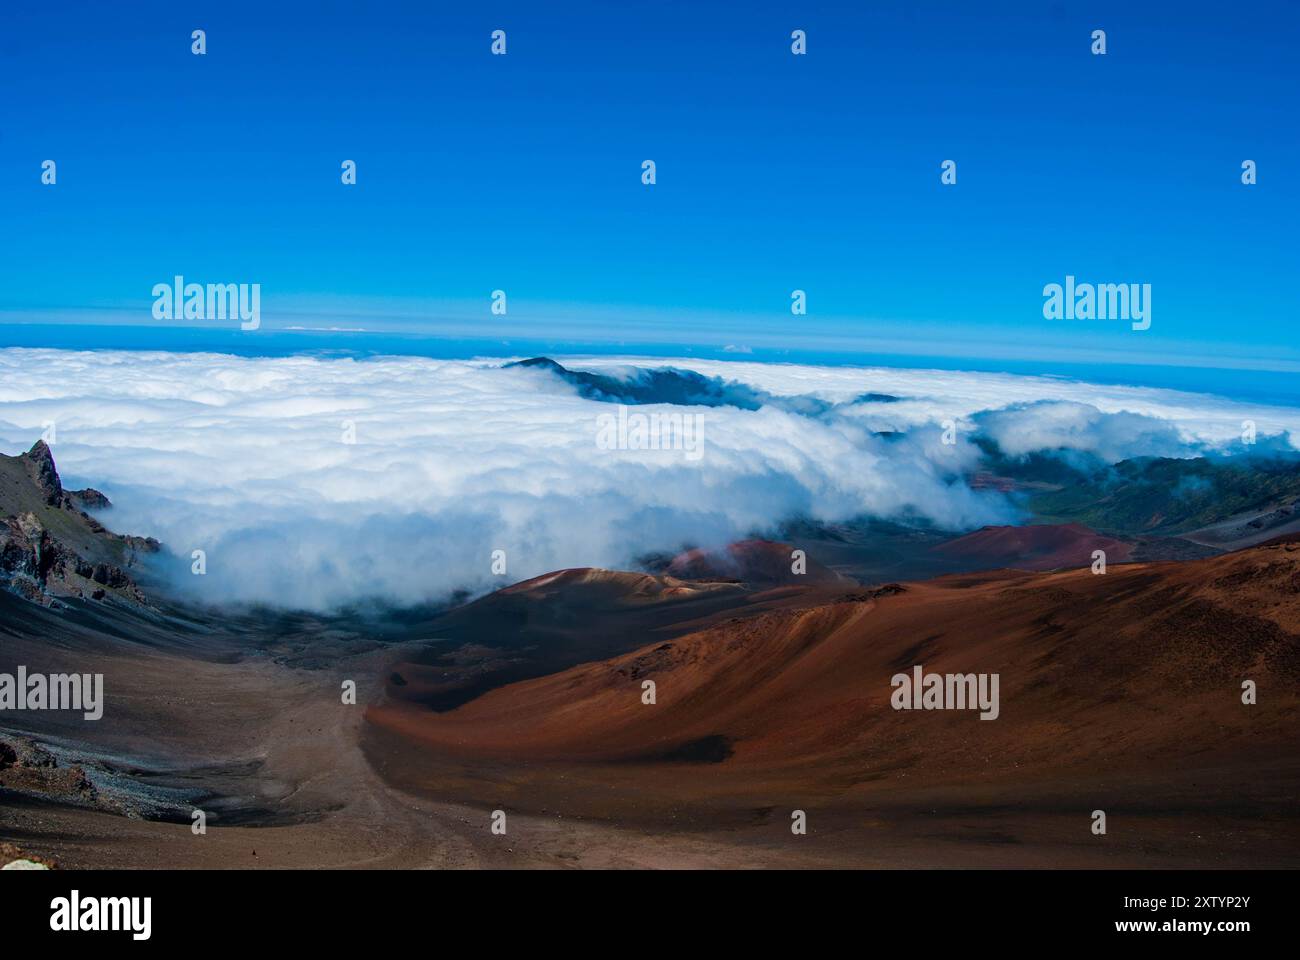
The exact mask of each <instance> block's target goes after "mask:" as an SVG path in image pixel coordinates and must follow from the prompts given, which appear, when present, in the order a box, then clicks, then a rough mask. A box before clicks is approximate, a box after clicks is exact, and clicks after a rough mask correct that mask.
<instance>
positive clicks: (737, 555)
mask: <svg viewBox="0 0 1300 960" xmlns="http://www.w3.org/2000/svg"><path fill="white" fill-rule="evenodd" d="M794 550H795V548H794V547H792V546H791V545H790V544H788V543H776V542H773V541H771V540H741V541H740V542H738V543H733V544H731V545H730V546H728V547H727V548H726V549H725V550H703V549H698V550H688V551H686V552H685V553H681V554H678V555H677V556H676V557H674V558H673V560H672V562H671V563H669V564H668V567H667V569H666V570H665V571H664V572H665V573H667V574H668V575H669V576H672V577H679V578H681V579H683V580H736V581H744V582H749V583H772V584H776V583H786V584H807V583H839V584H849V583H851V582H852V581H849V580H847V579H845V578H844V577H842V576H840V574H838V573H836V572H835V571H834V570H831V569H830V568H828V567H824V566H822V565H821V564H820V563H817V562H815V561H813V560H810V559H807V558H806V557H805V558H804V561H803V563H804V572H803V573H795V572H794V565H795V561H794V558H793V553H794Z"/></svg>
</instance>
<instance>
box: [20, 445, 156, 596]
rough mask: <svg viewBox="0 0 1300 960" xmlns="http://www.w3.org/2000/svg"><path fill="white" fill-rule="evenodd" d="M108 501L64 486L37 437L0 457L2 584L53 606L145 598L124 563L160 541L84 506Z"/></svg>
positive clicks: (104, 505)
mask: <svg viewBox="0 0 1300 960" xmlns="http://www.w3.org/2000/svg"><path fill="white" fill-rule="evenodd" d="M109 506H111V504H110V502H109V499H108V497H106V496H104V494H102V493H100V492H99V491H98V490H94V489H86V490H78V491H68V490H65V489H64V487H63V483H62V481H61V480H60V478H59V472H58V469H57V468H56V467H55V464H54V455H53V454H52V453H51V452H50V448H49V446H48V445H46V443H45V442H44V441H42V440H38V441H37V442H36V444H35V445H34V446H33V447H32V448H31V450H29V451H28V452H27V453H25V454H22V455H21V456H17V457H4V456H0V587H4V588H7V589H8V590H9V591H10V592H11V593H15V594H17V595H18V596H20V597H23V598H24V599H27V600H31V601H33V602H35V603H40V604H43V605H45V606H51V607H52V606H57V605H58V602H59V598H70V597H78V598H84V599H90V600H106V599H109V598H114V599H120V600H126V601H128V602H132V603H145V602H146V598H145V595H144V593H143V592H142V591H141V590H140V588H139V587H138V586H137V585H136V583H135V581H134V580H133V579H132V578H131V576H130V575H129V574H128V573H127V570H126V568H128V567H130V566H132V565H134V564H135V562H136V560H137V557H138V556H139V555H140V554H148V553H155V552H157V551H158V550H159V548H160V545H159V543H158V541H156V540H153V539H152V538H143V537H127V536H119V535H118V534H115V533H112V532H110V531H109V530H108V529H106V528H105V527H104V525H103V524H101V523H100V522H99V521H98V520H96V519H95V518H93V517H91V516H90V514H88V513H86V510H85V508H92V509H105V508H107V507H109Z"/></svg>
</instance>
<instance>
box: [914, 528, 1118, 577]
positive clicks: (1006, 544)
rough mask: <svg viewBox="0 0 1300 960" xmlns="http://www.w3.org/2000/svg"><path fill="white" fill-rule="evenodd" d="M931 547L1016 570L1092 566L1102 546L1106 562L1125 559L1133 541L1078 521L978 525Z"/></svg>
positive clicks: (962, 557)
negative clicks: (1003, 525) (1098, 531)
mask: <svg viewBox="0 0 1300 960" xmlns="http://www.w3.org/2000/svg"><path fill="white" fill-rule="evenodd" d="M933 549H934V552H936V553H940V554H943V555H944V556H946V557H950V558H953V559H961V560H975V561H978V562H979V563H980V564H981V565H983V566H985V567H992V566H1004V567H1011V568H1013V569H1016V570H1061V569H1064V568H1066V567H1091V565H1092V552H1093V551H1094V550H1105V551H1106V562H1107V563H1119V562H1121V561H1123V560H1127V559H1128V558H1129V556H1130V555H1131V554H1132V553H1133V545H1132V544H1129V543H1125V542H1124V541H1123V540H1116V539H1115V538H1114V537H1107V536H1104V535H1102V534H1100V533H1097V532H1096V531H1094V530H1090V529H1089V528H1088V527H1085V526H1084V525H1083V524H1081V523H1063V524H1050V523H1042V524H1032V525H1030V526H1025V527H981V528H980V529H979V530H976V531H975V532H974V533H968V534H966V535H965V536H962V537H957V538H956V539H953V540H949V541H947V542H946V543H941V544H939V545H938V546H937V547H934V548H933Z"/></svg>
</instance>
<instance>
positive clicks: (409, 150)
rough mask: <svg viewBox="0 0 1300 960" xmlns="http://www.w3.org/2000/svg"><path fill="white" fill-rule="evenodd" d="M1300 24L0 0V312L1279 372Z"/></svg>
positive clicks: (1167, 7) (1292, 289)
mask: <svg viewBox="0 0 1300 960" xmlns="http://www.w3.org/2000/svg"><path fill="white" fill-rule="evenodd" d="M128 11H129V12H128ZM742 11H743V12H742ZM1298 26H1300V7H1297V5H1295V4H1290V3H1262V4H1252V5H1250V6H1249V7H1248V8H1241V7H1235V6H1230V5H1222V4H1197V3H1178V4H1163V3H1152V4H1136V3H1075V2H1070V3H1051V2H1045V3H1029V2H1025V3H1018V4H1007V3H990V4H970V3H955V2H954V3H934V4H924V5H923V4H919V3H905V2H900V3H873V4H862V3H853V4H843V5H838V4H809V3H799V4H795V3H783V4H779V3H757V4H746V5H744V7H740V6H737V5H735V4H701V3H654V4H644V5H635V4H627V3H607V4H545V5H543V4H537V3H495V4H456V5H451V4H442V3H435V2H421V3H383V2H374V3H321V2H313V3H302V4H292V3H275V4H272V3H266V2H260V3H231V2H222V3H197V4H189V3H182V2H169V3H132V4H131V5H130V6H129V8H123V7H119V6H118V5H111V4H102V3H84V4H66V3H47V4H42V5H39V6H37V5H31V6H25V7H24V8H23V9H18V8H17V5H6V7H5V9H4V10H3V12H0V81H3V84H4V89H5V91H6V93H5V95H4V99H3V103H4V110H3V113H2V114H0V120H2V122H0V210H3V218H4V230H3V231H0V235H2V239H0V320H3V321H4V322H5V323H7V324H14V323H27V324H30V323H45V322H50V321H58V322H77V323H86V322H95V323H113V324H133V325H134V324H151V323H154V322H155V321H154V320H153V319H152V316H151V313H150V308H151V305H152V297H151V295H150V291H151V288H152V287H153V285H154V284H155V283H158V282H166V281H169V280H170V278H171V277H172V276H173V275H175V274H177V273H180V274H183V275H184V276H185V277H186V278H187V279H188V280H193V281H198V282H223V283H224V282H250V283H251V282H257V283H260V284H261V285H262V296H263V300H262V313H263V322H264V332H266V333H273V332H275V331H276V330H282V329H284V328H286V327H291V326H340V327H346V328H349V329H353V328H364V329H365V330H367V331H389V332H402V333H406V334H429V335H438V336H447V337H457V338H470V337H474V338H500V339H513V340H523V339H546V338H548V337H550V338H565V339H566V340H571V341H573V342H580V343H589V344H599V343H608V344H614V345H618V346H624V347H626V346H629V345H635V344H638V343H653V344H657V345H663V344H668V345H674V344H677V345H681V346H683V348H687V347H690V348H708V349H722V348H724V347H726V346H730V347H733V348H739V349H754V350H756V351H759V352H760V353H761V352H762V351H772V350H775V351H780V350H787V349H788V350H799V351H821V352H824V353H835V352H843V353H894V352H901V353H914V354H920V355H943V356H957V357H961V356H970V357H982V358H985V359H989V358H993V359H999V358H1004V359H1007V360H1029V361H1033V360H1035V359H1036V358H1042V359H1054V360H1056V361H1060V362H1066V361H1086V362H1100V361H1106V360H1113V361H1122V362H1126V363H1137V364H1168V363H1183V362H1186V363H1189V364H1194V365H1195V364H1199V365H1205V364H1214V363H1219V362H1222V363H1225V364H1229V365H1232V366H1237V367H1243V366H1244V367H1247V368H1251V367H1254V366H1259V367H1264V368H1271V369H1274V370H1295V369H1300V347H1297V338H1296V336H1295V332H1294V331H1295V326H1296V324H1295V321H1296V317H1297V306H1298V301H1300V294H1298V293H1297V288H1296V283H1295V277H1296V275H1297V269H1296V250H1297V245H1296V242H1295V239H1294V234H1295V229H1296V223H1297V222H1298V221H1300V202H1297V186H1296V184H1297V179H1298V177H1300V145H1298V140H1300V133H1298V132H1297V124H1296V117H1297V111H1296V106H1297V77H1298V74H1300V68H1298V67H1297V66H1296V62H1297V60H1298V59H1300V58H1297V57H1296V56H1295V51H1294V44H1295V39H1296V36H1297V27H1298ZM195 28H202V29H205V30H206V31H207V43H208V52H207V54H206V56H202V57H198V56H194V55H192V54H191V53H190V32H191V30H193V29H195ZM497 28H500V29H504V30H506V31H507V37H508V54H507V55H506V56H504V57H495V56H492V55H491V54H490V53H489V44H490V37H489V35H490V33H491V31H492V30H494V29H497ZM795 28H801V29H804V30H806V31H807V34H808V54H807V56H803V57H795V56H792V55H791V53H790V39H789V36H790V32H791V30H793V29H795ZM1097 28H1101V29H1105V30H1106V32H1107V44H1108V53H1107V55H1106V56H1104V57H1097V56H1092V55H1091V54H1090V52H1089V45H1090V39H1089V35H1090V33H1091V31H1092V30H1093V29H1097ZM46 159H53V160H55V161H56V162H57V163H58V183H57V185H56V186H54V187H48V186H43V185H41V183H40V164H41V161H43V160H46ZM345 159H351V160H355V161H356V162H357V164H358V184H357V185H356V186H354V187H345V186H343V185H341V184H340V181H339V173H340V163H341V162H342V161H343V160H345ZM645 159H653V160H654V161H655V162H656V164H657V166H658V183H657V184H655V185H654V186H653V187H647V186H644V185H642V184H641V182H640V172H641V162H642V161H643V160H645ZM946 159H952V160H955V161H956V162H957V164H958V183H957V185H956V186H951V187H946V186H943V185H941V184H940V178H939V173H940V163H941V162H942V161H943V160H946ZM1245 159H1251V160H1255V161H1256V162H1257V164H1258V171H1259V172H1258V176H1259V182H1258V184H1257V185H1255V186H1251V187H1246V186H1243V185H1242V184H1241V182H1240V165H1241V162H1242V161H1243V160H1245ZM1067 273H1069V274H1074V275H1075V276H1077V277H1079V278H1080V280H1091V281H1094V282H1115V283H1120V282H1136V283H1150V284H1151V286H1152V290H1153V295H1152V300H1153V304H1152V306H1153V310H1152V314H1153V323H1152V328H1151V329H1150V330H1149V331H1146V332H1143V333H1136V332H1132V331H1130V330H1129V329H1128V324H1126V323H1123V322H1115V321H1048V320H1045V319H1044V318H1043V316H1042V311H1041V307H1042V293H1041V291H1042V287H1043V285H1044V284H1046V283H1051V282H1061V281H1062V280H1063V279H1064V277H1065V275H1066V274H1067ZM498 288H500V289H504V290H506V291H507V294H508V296H509V303H510V309H509V313H508V315H507V316H506V317H493V316H492V315H491V314H490V313H489V295H490V292H491V291H492V290H494V289H498ZM795 288H800V289H803V290H806V291H807V293H808V306H809V313H808V315H807V316H806V317H794V316H791V314H790V312H789V302H790V299H789V298H790V291H791V290H793V289H795ZM6 336H7V335H6V334H5V332H4V331H3V330H0V345H2V344H3V343H4V342H7V341H6V339H4V338H5V337H6ZM26 336H27V337H28V339H30V334H28V335H26ZM249 336H250V337H251V336H256V334H250V335H249ZM170 339H171V340H174V339H175V337H172V338H170ZM1210 386H1212V384H1210Z"/></svg>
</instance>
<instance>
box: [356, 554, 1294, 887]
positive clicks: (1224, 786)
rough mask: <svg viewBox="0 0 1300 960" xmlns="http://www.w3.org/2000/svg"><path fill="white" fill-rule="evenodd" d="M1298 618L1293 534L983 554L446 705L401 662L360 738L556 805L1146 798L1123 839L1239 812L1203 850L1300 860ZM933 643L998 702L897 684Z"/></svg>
mask: <svg viewBox="0 0 1300 960" xmlns="http://www.w3.org/2000/svg"><path fill="white" fill-rule="evenodd" d="M1080 536H1082V534H1080ZM1297 631H1300V544H1294V543H1287V544H1279V545H1275V546H1268V547H1258V548H1253V549H1251V550H1246V551H1242V552H1239V553H1235V554H1228V555H1225V556H1221V557H1215V558H1212V559H1208V560H1201V561H1195V562H1188V563H1182V564H1177V563H1162V564H1132V565H1126V566H1123V567H1114V568H1111V569H1110V570H1109V572H1107V573H1106V574H1105V575H1093V574H1092V573H1091V572H1090V571H1089V570H1088V569H1076V570H1070V571H1066V572H1061V573H1050V574H1044V573H1025V574H1015V573H1011V572H1007V571H1001V572H995V573H991V574H970V575H963V576H959V577H948V578H941V579H939V580H935V581H931V582H927V583H921V584H910V585H907V586H906V587H905V589H903V590H902V591H901V592H891V591H879V592H878V595H874V596H873V595H872V594H870V593H867V592H859V594H858V595H857V596H851V597H850V598H848V599H844V600H841V601H838V602H821V603H816V604H812V605H807V606H804V607H800V608H789V609H775V610H769V611H766V612H763V613H759V614H756V615H750V616H745V617H738V618H734V619H731V620H726V621H723V622H718V623H714V624H712V625H710V626H708V627H706V628H704V629H701V630H698V631H696V632H693V633H688V634H686V635H683V636H678V637H676V638H674V639H672V640H669V641H664V642H660V643H653V644H649V645H646V646H644V647H642V648H640V649H638V650H636V651H634V652H631V653H628V654H626V655H623V656H618V657H615V658H612V659H608V660H602V661H599V662H593V663H586V664H583V665H579V666H575V667H572V668H570V669H566V670H564V671H561V672H558V673H555V674H552V675H549V676H544V677H538V678H535V679H530V680H527V681H524V682H521V683H514V684H511V685H509V686H505V687H501V688H498V689H494V690H491V691H489V692H486V693H484V694H483V695H482V696H479V697H477V698H476V699H474V700H472V701H470V702H467V703H464V704H463V705H461V706H459V707H458V708H457V709H454V710H451V711H449V712H444V713H440V714H439V713H433V712H430V711H429V710H428V709H425V708H424V707H422V706H420V705H418V704H413V703H409V702H404V701H403V700H402V699H401V691H400V690H395V689H394V688H392V687H391V686H390V688H389V691H388V694H389V696H388V699H387V702H386V703H384V704H383V705H380V706H377V707H373V708H371V709H370V710H369V711H368V720H369V722H370V725H371V731H370V734H369V738H368V749H369V751H370V754H371V757H372V760H373V761H374V762H376V764H377V766H378V768H379V769H380V770H381V771H382V772H383V773H384V774H385V776H387V777H389V778H390V780H391V781H392V782H394V783H396V784H398V785H400V786H402V787H403V788H404V789H407V790H412V791H416V792H420V793H427V794H433V795H441V794H448V795H454V796H457V797H459V798H461V799H465V798H467V797H468V798H472V799H474V800H476V801H481V802H484V803H503V804H507V805H513V807H515V808H519V809H528V810H538V809H551V810H563V811H565V813H564V815H565V816H566V817H567V816H583V817H597V818H602V819H608V820H614V821H618V822H623V823H643V824H654V825H656V826H657V827H664V826H666V825H673V824H676V825H678V826H683V825H694V826H696V827H699V826H701V825H708V826H709V827H710V829H716V828H719V827H720V825H723V824H727V825H729V827H728V828H735V829H738V830H739V829H743V828H744V827H745V825H746V824H752V822H753V820H754V818H755V817H757V818H758V819H759V820H763V819H764V818H765V817H769V815H770V814H771V811H772V810H774V809H776V810H780V809H793V808H803V807H809V806H816V807H818V808H819V809H822V810H825V811H835V813H834V814H831V813H827V814H826V815H827V817H829V818H831V819H832V820H834V821H835V822H836V823H838V824H840V825H841V826H843V827H844V829H849V828H848V827H847V826H845V825H847V824H851V823H854V822H858V820H857V819H855V818H860V817H862V816H867V811H874V813H873V814H872V816H886V814H885V813H883V812H882V811H892V812H889V813H888V814H887V817H889V818H894V817H896V818H899V820H900V822H901V821H903V820H906V821H907V823H909V824H911V826H910V827H908V829H922V827H920V826H918V825H917V823H914V822H913V821H914V820H915V818H917V817H919V816H921V815H922V813H928V811H930V809H931V807H934V809H948V810H952V809H957V808H959V807H960V808H961V809H966V807H965V806H963V805H969V804H971V803H974V802H975V799H974V798H980V799H979V802H980V803H982V804H986V805H987V804H991V805H993V806H994V807H996V808H997V809H999V810H1003V811H1004V813H1005V810H1006V809H1016V805H1028V806H1027V807H1026V809H1025V816H1026V817H1028V818H1029V819H1026V820H1024V821H1023V822H1021V821H1016V822H1017V823H1019V824H1020V826H1019V827H1017V828H1015V829H1017V830H1023V831H1030V832H1032V831H1034V830H1040V831H1049V827H1048V826H1045V824H1048V823H1049V822H1051V823H1053V824H1055V823H1056V822H1057V820H1055V819H1053V818H1065V819H1066V820H1068V822H1069V823H1070V824H1071V825H1070V826H1069V827H1068V830H1069V831H1073V830H1075V826H1077V824H1075V823H1074V820H1073V819H1071V818H1084V819H1082V820H1080V821H1079V823H1080V824H1083V826H1078V834H1077V837H1078V842H1079V843H1080V844H1084V843H1086V842H1087V839H1088V837H1089V834H1088V833H1087V829H1086V818H1087V816H1088V815H1089V813H1090V811H1092V810H1093V809H1096V808H1102V809H1107V810H1109V811H1111V815H1112V816H1115V815H1116V814H1119V813H1123V815H1125V816H1128V817H1130V818H1146V819H1143V820H1142V822H1143V823H1144V824H1145V825H1146V829H1148V830H1149V832H1147V833H1145V834H1143V835H1142V836H1143V837H1144V839H1142V840H1141V841H1139V840H1137V839H1135V837H1136V836H1137V835H1136V834H1134V833H1132V832H1130V833H1129V834H1128V835H1127V838H1128V839H1127V840H1116V841H1114V843H1115V844H1118V845H1123V844H1124V843H1128V844H1129V852H1130V853H1131V854H1132V855H1133V856H1135V857H1138V858H1139V859H1138V860H1137V861H1136V862H1144V861H1142V860H1141V859H1140V857H1141V851H1142V850H1147V849H1148V848H1147V847H1143V846H1142V844H1143V843H1147V844H1153V845H1155V846H1159V844H1160V843H1164V842H1169V843H1174V842H1175V841H1174V840H1172V839H1170V838H1171V837H1176V836H1181V832H1180V831H1183V830H1185V829H1188V828H1189V827H1188V825H1189V824H1191V823H1193V822H1195V823H1196V829H1197V830H1202V829H1208V828H1205V826H1204V825H1205V823H1207V822H1209V821H1214V822H1218V823H1219V825H1220V827H1222V826H1223V823H1224V822H1225V821H1223V819H1222V818H1224V817H1227V818H1229V819H1231V818H1232V817H1234V816H1235V817H1243V816H1245V817H1246V821H1248V822H1246V821H1233V822H1234V823H1236V827H1234V829H1235V830H1236V831H1237V832H1236V833H1235V834H1232V833H1227V834H1222V835H1220V834H1215V836H1216V837H1220V839H1221V840H1222V844H1221V845H1220V847H1216V848H1215V849H1216V851H1217V852H1216V853H1215V854H1214V856H1213V857H1212V858H1211V862H1220V863H1222V862H1229V860H1231V858H1232V856H1237V857H1240V856H1242V852H1243V851H1244V850H1245V849H1246V847H1248V846H1249V843H1250V842H1254V841H1251V840H1250V839H1249V838H1250V836H1254V835H1256V834H1257V835H1258V836H1255V840H1257V841H1258V842H1259V843H1261V844H1266V845H1267V849H1268V850H1269V851H1271V853H1270V854H1269V856H1271V857H1273V861H1270V862H1275V861H1277V859H1278V857H1281V858H1282V859H1283V860H1286V861H1287V862H1292V863H1294V862H1298V861H1300V840H1298V839H1297V838H1298V837H1300V831H1297V829H1296V828H1297V822H1296V813H1295V804H1294V800H1295V795H1296V787H1297V784H1298V783H1300V739H1298V738H1297V733H1300V723H1298V721H1297V719H1296V717H1297V714H1296V708H1297V707H1300V702H1297V701H1298V700H1300V692H1298V691H1300V686H1298V684H1297V681H1298V680H1300V635H1298V633H1297ZM918 664H919V665H922V666H923V667H924V669H925V670H926V671H927V672H940V673H968V672H973V673H996V674H998V675H999V678H1000V711H1001V715H1000V717H999V718H998V719H996V720H981V719H980V718H979V716H978V715H977V713H976V712H974V711H960V710H938V711H897V710H894V709H892V707H891V705H890V694H891V693H892V687H891V684H890V680H891V677H892V676H893V675H894V674H896V673H908V672H910V671H911V669H912V667H913V666H914V665H918ZM646 680H653V681H654V683H655V686H656V702H655V703H654V704H652V705H651V704H646V703H643V701H642V695H643V683H644V681H646ZM1245 680H1253V681H1254V682H1255V684H1256V685H1257V688H1258V704H1257V705H1252V706H1248V705H1244V704H1243V703H1242V702H1241V695H1242V682H1243V681H1245ZM1008 804H1011V805H1012V806H1011V807H1009V808H1008V807H1007V805H1008ZM999 805H1000V806H999ZM921 807H924V808H925V809H924V810H922V809H921ZM1031 807H1032V808H1033V809H1032V810H1030V809H1029V808H1031ZM1246 809H1248V810H1249V811H1251V812H1250V813H1249V815H1246V814H1242V812H1241V811H1242V810H1246ZM763 811H766V813H764V812H763ZM854 811H858V812H857V813H855V812H854ZM1234 811H1236V812H1235V813H1234ZM1287 811H1289V812H1287ZM787 815H788V814H787ZM981 816H982V815H981ZM1180 818H1181V819H1180ZM1198 818H1199V819H1198ZM1205 818H1209V819H1208V820H1207V819H1205ZM1215 818H1219V819H1217V820H1216V819H1215ZM978 822H980V823H987V820H979V821H978ZM778 826H779V825H778ZM900 829H901V828H900ZM954 829H955V828H954ZM963 829H965V828H963ZM1050 829H1052V830H1055V829H1058V827H1055V826H1053V827H1051V828H1050ZM1059 829H1066V828H1059ZM1129 829H1130V831H1132V830H1133V829H1134V828H1133V826H1132V824H1131V823H1130V828H1129ZM1252 831H1253V833H1252ZM994 832H996V831H994ZM1012 832H1013V833H1014V832H1015V830H1013V831H1012ZM851 835H853V836H857V834H856V833H852V832H851ZM1071 835H1073V834H1071ZM1198 836H1199V834H1198ZM1233 836H1235V837H1236V840H1232V841H1230V840H1229V839H1224V838H1229V837H1233ZM1157 838H1163V839H1160V840H1159V841H1157ZM1279 838H1281V839H1280V840H1279ZM1238 841H1239V842H1238ZM846 842H847V841H846ZM1216 842H1217V841H1216ZM1278 842H1281V844H1282V845H1281V846H1280V847H1278V846H1276V844H1277V843H1278ZM1232 843H1238V846H1237V847H1236V848H1235V851H1236V852H1235V853H1232V851H1230V850H1229V849H1228V848H1229V847H1230V846H1231V844H1232ZM1155 846H1152V847H1150V849H1155ZM1114 849H1118V847H1116V848H1114ZM1171 850H1172V848H1171ZM1148 852H1149V851H1148ZM859 853H862V855H863V856H865V852H863V851H859ZM1081 855H1082V854H1081ZM1171 855H1173V854H1172V853H1171ZM855 856H856V854H852V853H845V857H847V860H848V861H854V858H855ZM1207 856H1209V855H1208V854H1207ZM1265 859H1266V860H1267V858H1265ZM999 862H1001V861H999ZM1006 862H1019V861H1015V859H1014V857H1013V858H1011V859H1010V860H1008V861H1006ZM1251 862H1253V863H1260V862H1262V861H1261V860H1259V859H1258V858H1256V859H1255V860H1253V861H1251Z"/></svg>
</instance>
